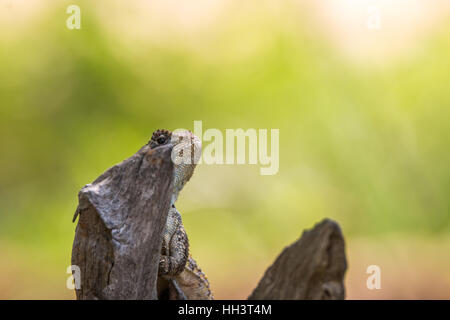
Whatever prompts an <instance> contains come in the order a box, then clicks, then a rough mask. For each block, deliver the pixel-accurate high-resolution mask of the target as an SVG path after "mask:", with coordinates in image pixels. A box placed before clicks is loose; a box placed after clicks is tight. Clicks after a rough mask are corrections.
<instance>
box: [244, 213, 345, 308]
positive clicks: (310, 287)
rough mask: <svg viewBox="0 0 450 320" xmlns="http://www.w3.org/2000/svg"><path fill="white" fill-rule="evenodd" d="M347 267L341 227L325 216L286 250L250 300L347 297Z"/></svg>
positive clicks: (268, 270) (265, 275)
mask: <svg viewBox="0 0 450 320" xmlns="http://www.w3.org/2000/svg"><path fill="white" fill-rule="evenodd" d="M346 269H347V260H346V258H345V242H344V237H343V236H342V232H341V229H340V228H339V225H338V224H337V223H336V222H334V221H332V220H329V219H325V220H323V221H322V222H320V223H319V224H317V225H316V226H315V227H314V228H313V229H312V230H308V231H305V232H304V233H303V235H302V236H301V238H300V239H299V240H297V241H296V242H294V243H293V244H291V245H290V246H289V247H287V248H285V249H284V250H283V252H282V253H281V254H280V255H279V256H278V258H277V259H276V260H275V262H274V263H273V264H272V266H270V267H269V269H267V271H266V273H265V274H264V276H263V278H262V279H261V280H260V282H259V284H258V286H257V287H256V289H255V290H254V291H253V293H252V294H251V295H250V297H249V299H250V300H263V299H265V300H281V299H286V300H305V299H314V300H328V299H344V298H345V287H344V275H345V271H346Z"/></svg>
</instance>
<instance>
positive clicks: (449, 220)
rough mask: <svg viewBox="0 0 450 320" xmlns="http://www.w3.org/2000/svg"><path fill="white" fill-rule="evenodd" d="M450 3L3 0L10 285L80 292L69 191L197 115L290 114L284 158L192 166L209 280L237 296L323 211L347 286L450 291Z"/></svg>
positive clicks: (199, 239) (3, 180) (277, 117)
mask: <svg viewBox="0 0 450 320" xmlns="http://www.w3.org/2000/svg"><path fill="white" fill-rule="evenodd" d="M70 4H77V5H79V6H80V8H81V30H69V29H67V28H66V20H67V18H68V16H69V15H68V14H67V13H66V8H67V6H68V5H70ZM373 6H375V7H376V8H377V9H378V10H379V12H380V28H379V29H372V28H369V27H368V24H367V23H368V20H369V19H370V14H371V13H370V12H373V11H371V10H372V9H369V8H370V7H373ZM449 16H450V3H449V2H448V1H445V0H442V1H435V0H433V1H416V0H408V1H406V0H396V1H387V0H386V1H375V0H373V1H365V0H353V1H345V0H320V1H318V0H315V1H313V0H311V1H294V0H283V1H276V0H273V1H267V0H250V1H238V0H234V1H233V0H214V1H210V0H196V1H178V0H177V1H176V0H160V1H137V0H133V1H130V0H128V1H115V0H114V1H113V0H103V1H95V2H94V1H64V0H61V1H50V0H49V1H45V0H40V1H38V0H21V1H20V0H0V150H1V157H0V298H2V299H23V298H26V299H49V298H51V299H73V298H74V293H73V292H72V291H71V290H68V289H67V288H66V279H67V277H68V276H69V275H68V274H67V273H66V271H67V267H68V266H69V264H70V255H71V246H72V241H73V237H74V230H75V225H74V224H72V223H71V218H72V215H73V213H74V210H75V208H76V205H77V192H78V190H79V189H81V188H82V187H83V186H84V185H85V184H87V183H89V182H91V181H93V180H94V179H95V178H96V177H97V176H98V175H100V174H101V173H102V172H103V171H105V170H106V169H107V168H108V167H110V166H112V165H114V164H115V163H117V162H120V161H121V160H123V159H125V158H127V157H129V156H130V155H132V154H133V153H134V152H135V151H136V150H138V149H139V148H140V147H141V146H142V145H143V144H145V143H146V142H147V140H148V139H149V138H150V136H151V133H152V131H153V130H154V129H157V128H169V129H175V128H188V129H193V121H194V120H202V121H203V129H204V130H205V129H208V128H218V129H221V130H224V129H226V128H232V129H233V128H244V129H247V128H255V129H264V128H267V129H270V128H276V129H280V170H279V172H278V174H276V175H274V176H261V175H260V174H259V166H252V165H215V166H208V165H201V166H199V167H198V168H197V171H196V174H195V175H194V177H193V178H192V180H191V181H190V182H189V184H188V185H187V186H186V188H185V189H184V191H183V193H182V194H181V196H180V199H179V202H178V208H179V209H180V211H181V212H182V213H183V216H184V223H185V227H186V229H187V231H188V234H189V237H190V241H191V251H192V253H193V255H194V256H195V257H196V259H197V261H198V262H199V264H200V265H201V266H202V268H203V269H204V271H205V272H206V273H207V274H208V276H209V279H210V281H211V284H212V289H213V291H214V292H215V295H216V297H217V298H236V299H241V298H246V297H247V296H248V295H249V293H250V292H251V290H252V289H253V288H254V287H255V286H256V284H257V282H258V280H259V279H260V278H261V276H262V274H263V272H264V271H265V269H266V268H267V266H268V265H269V264H270V263H272V262H273V260H274V259H275V257H276V256H277V254H278V253H279V252H280V251H281V249H282V248H283V247H284V246H286V245H288V244H290V243H291V242H293V241H294V240H296V239H297V238H298V237H299V236H300V235H301V232H302V230H304V229H305V228H311V227H312V226H313V225H314V224H315V223H316V222H318V221H320V220H321V219H322V218H324V217H329V218H332V219H335V220H337V221H338V222H339V223H340V225H341V226H342V229H343V232H344V234H345V237H346V241H347V256H348V260H349V270H348V273H347V276H346V285H347V296H348V298H349V299H381V298H383V299H391V298H392V299H409V298H423V299H432V298H436V299H443V298H447V299H449V298H450V198H449V193H450V166H449V163H450V157H449V156H450V150H449V142H450V109H449V108H450V87H449V84H450V72H449V71H450V19H449ZM372 264H375V265H378V266H380V268H381V289H380V290H373V291H371V290H368V289H367V288H366V279H367V277H368V275H367V274H366V268H367V267H368V266H369V265H372Z"/></svg>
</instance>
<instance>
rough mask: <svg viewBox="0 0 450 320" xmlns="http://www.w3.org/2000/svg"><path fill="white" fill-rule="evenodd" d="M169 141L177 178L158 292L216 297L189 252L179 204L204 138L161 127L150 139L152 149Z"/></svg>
mask: <svg viewBox="0 0 450 320" xmlns="http://www.w3.org/2000/svg"><path fill="white" fill-rule="evenodd" d="M166 144H171V145H172V146H173V151H172V160H173V161H174V174H173V177H172V179H173V180H174V181H173V193H172V197H171V200H170V201H171V203H170V209H169V212H168V216H167V222H166V225H165V228H164V234H163V241H162V247H161V258H160V262H159V269H158V296H159V298H160V299H164V298H165V299H179V300H213V299H214V296H213V294H212V292H211V289H210V285H209V281H208V279H207V277H206V275H205V274H204V273H203V272H202V270H201V269H200V268H199V267H198V265H197V263H196V261H195V260H194V259H193V258H192V256H191V255H190V254H189V240H188V237H187V233H186V231H185V229H184V226H183V222H182V218H181V214H180V213H179V212H178V210H177V209H176V207H175V201H176V200H177V198H178V194H179V193H180V191H181V190H182V189H183V187H184V185H185V184H186V182H188V181H189V179H190V178H191V177H192V174H193V173H194V169H195V167H196V160H197V159H196V158H197V157H198V156H199V154H200V153H201V141H200V139H199V138H198V137H196V136H195V135H194V134H193V133H191V132H190V131H188V130H177V131H174V132H170V131H169V130H165V129H158V130H156V131H154V132H153V134H152V138H151V139H150V141H149V142H148V145H149V146H150V148H151V149H154V148H157V147H159V146H162V145H166ZM183 156H184V158H183ZM174 157H175V159H174ZM181 158H183V159H182V161H180V160H181ZM186 160H187V161H186Z"/></svg>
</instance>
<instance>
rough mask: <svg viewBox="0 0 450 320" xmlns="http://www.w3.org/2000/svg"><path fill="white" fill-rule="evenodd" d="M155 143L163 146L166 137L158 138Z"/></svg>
mask: <svg viewBox="0 0 450 320" xmlns="http://www.w3.org/2000/svg"><path fill="white" fill-rule="evenodd" d="M156 142H158V143H159V144H164V143H165V142H166V137H165V136H159V137H158V138H157V139H156Z"/></svg>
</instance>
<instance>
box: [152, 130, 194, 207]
mask: <svg viewBox="0 0 450 320" xmlns="http://www.w3.org/2000/svg"><path fill="white" fill-rule="evenodd" d="M148 144H149V146H150V148H151V149H154V148H156V147H159V146H162V145H166V144H171V145H172V146H173V150H172V161H173V162H174V167H175V170H174V191H173V196H172V204H173V203H174V202H175V201H176V199H177V197H178V193H179V192H180V191H181V189H182V188H183V186H184V185H185V184H186V182H187V181H189V179H190V178H191V176H192V174H193V173H194V169H195V166H196V165H197V162H198V160H199V159H200V156H201V152H202V142H201V140H200V139H199V138H198V137H197V136H195V135H194V134H193V133H192V132H191V131H189V130H182V129H180V130H175V131H174V132H170V131H169V130H165V129H158V130H156V131H155V132H153V135H152V138H151V139H150V141H149V143H148Z"/></svg>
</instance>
